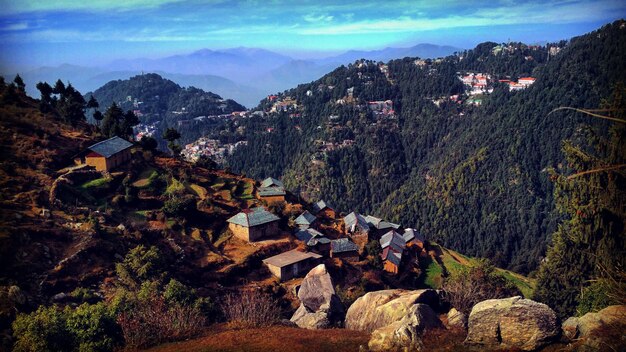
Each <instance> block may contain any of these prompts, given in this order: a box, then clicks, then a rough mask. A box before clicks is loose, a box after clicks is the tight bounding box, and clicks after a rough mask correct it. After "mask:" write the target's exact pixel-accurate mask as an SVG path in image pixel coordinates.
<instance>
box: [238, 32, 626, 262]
mask: <svg viewBox="0 0 626 352" xmlns="http://www.w3.org/2000/svg"><path fill="white" fill-rule="evenodd" d="M625 27H626V24H625V22H624V21H623V20H622V21H617V22H615V23H613V24H610V25H606V26H604V27H603V28H601V29H599V30H597V31H595V32H592V33H589V34H587V35H584V36H581V37H576V38H573V39H571V40H570V41H569V42H567V43H565V42H561V43H558V44H556V43H555V44H549V45H548V46H546V47H541V48H532V47H528V46H525V45H523V44H521V43H512V44H511V45H510V46H511V47H512V48H513V49H512V50H510V51H507V50H504V51H502V52H500V53H498V54H494V52H493V51H492V49H493V48H494V46H495V45H496V43H485V44H481V45H479V46H478V47H477V48H476V49H474V50H470V51H469V52H465V53H462V54H461V55H459V56H451V57H447V58H445V59H443V60H434V61H429V60H427V61H426V62H425V63H424V64H420V65H418V64H417V63H416V62H415V59H409V58H406V59H403V60H394V61H391V62H389V63H388V65H387V68H386V69H383V67H382V66H381V64H382V63H374V62H368V61H359V62H356V63H355V64H351V65H348V67H344V66H342V67H340V68H338V69H336V70H335V71H333V72H331V73H329V74H327V75H325V76H324V77H322V78H321V79H319V80H317V81H315V82H312V83H310V84H305V85H300V86H298V87H297V88H294V89H292V90H289V91H286V92H284V93H283V94H281V95H279V97H278V99H284V98H285V97H287V96H289V97H291V98H292V99H295V100H296V101H297V108H295V109H292V111H287V112H282V113H273V114H269V115H268V116H266V117H263V118H261V117H254V118H251V119H249V120H246V121H245V122H243V123H242V124H243V125H244V127H245V131H246V139H247V140H248V146H247V147H244V148H240V149H238V150H237V151H236V152H235V153H234V155H232V156H231V157H230V159H229V165H230V166H231V167H232V168H233V170H235V171H240V172H245V173H247V175H249V176H252V177H255V178H262V177H265V176H274V177H283V178H284V181H285V184H286V186H287V188H289V189H290V190H292V191H294V192H299V193H300V194H301V195H302V196H304V197H305V198H310V199H318V198H324V199H327V200H329V201H330V202H332V203H334V204H335V205H336V206H337V207H338V208H339V209H340V210H342V211H346V212H348V211H352V210H358V211H361V212H371V213H373V214H375V215H377V216H380V217H384V218H388V219H390V220H392V221H397V222H401V223H403V224H406V225H407V226H415V227H416V228H417V229H418V230H419V231H420V232H422V233H424V234H425V235H426V236H427V237H429V238H430V239H432V240H436V241H438V242H439V243H442V244H443V245H445V246H447V247H449V248H453V249H456V250H459V251H462V252H464V253H467V254H469V255H472V256H482V257H489V258H492V259H493V260H494V262H495V263H496V264H497V265H501V266H506V267H508V268H511V269H513V270H515V271H518V272H529V271H532V270H534V269H536V267H537V265H538V263H539V261H540V260H541V258H542V256H543V255H544V252H545V248H546V243H547V236H548V234H550V233H552V232H553V231H554V230H555V228H556V224H557V222H558V220H559V218H558V217H559V216H558V215H557V214H556V212H555V211H554V201H553V196H552V188H553V186H552V184H551V182H550V180H549V177H548V175H547V173H546V172H545V171H544V170H545V169H546V168H547V167H555V168H557V169H558V168H560V167H562V162H563V161H564V160H563V155H562V153H561V143H562V141H563V140H564V139H566V138H570V137H572V136H573V134H574V133H575V132H576V130H577V129H578V128H580V127H581V125H582V124H594V125H596V126H599V127H601V128H603V127H606V125H604V122H602V121H595V120H590V119H589V118H587V117H584V116H582V115H577V114H574V113H568V112H555V113H552V114H549V113H550V112H551V111H552V110H553V109H555V108H558V107H561V106H572V107H579V108H590V109H595V108H597V107H598V106H600V102H601V100H602V99H603V98H606V97H608V96H609V94H610V91H611V87H612V86H613V85H614V84H615V83H617V82H624V81H626V71H625V70H624V68H623V63H624V62H626V28H625ZM550 47H554V48H561V49H562V50H560V52H559V53H558V54H556V55H550V56H548V51H549V48H550ZM529 56H530V57H529ZM384 71H387V73H385V72H384ZM468 71H474V72H481V73H484V74H490V75H492V78H494V81H496V83H495V86H494V91H493V93H491V94H490V95H483V96H478V98H480V99H481V100H482V104H481V105H479V106H476V105H473V104H466V103H464V104H457V103H456V102H454V101H451V100H450V99H448V98H449V96H451V95H455V94H458V93H462V92H463V91H464V87H463V84H462V83H461V81H460V80H459V79H458V78H457V75H458V74H459V73H461V74H462V73H465V72H468ZM524 76H532V77H535V78H536V82H535V83H534V84H533V85H531V86H530V87H528V88H527V89H525V90H523V91H517V92H516V91H513V92H510V91H509V90H508V87H507V86H506V85H505V84H503V83H498V82H497V79H504V78H506V79H513V80H515V79H517V78H519V77H524ZM350 88H352V89H350ZM350 91H351V92H352V94H350ZM442 98H443V99H442ZM388 99H389V100H392V101H393V110H394V113H393V114H391V115H389V116H382V117H381V116H376V115H375V114H374V113H373V112H372V111H371V110H370V109H368V106H367V102H369V101H384V100H388ZM439 99H441V100H440V101H438V102H437V103H438V105H437V104H435V102H436V101H437V100H439ZM271 106H272V102H271V101H270V100H269V99H266V100H263V101H262V102H261V105H260V106H259V109H264V110H266V111H267V110H269V108H270V107H271ZM268 128H269V129H268ZM344 141H354V142H353V143H351V142H350V143H346V142H344ZM329 143H331V144H329ZM329 145H330V146H331V147H329Z"/></svg>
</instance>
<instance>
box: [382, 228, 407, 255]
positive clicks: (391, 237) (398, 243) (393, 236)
mask: <svg viewBox="0 0 626 352" xmlns="http://www.w3.org/2000/svg"><path fill="white" fill-rule="evenodd" d="M380 246H381V247H382V248H387V247H389V246H391V247H393V248H394V249H396V250H398V251H403V250H404V247H405V246H406V242H405V241H404V238H402V236H400V234H399V233H397V232H395V231H393V230H391V231H389V232H387V233H386V234H384V235H382V237H381V238H380Z"/></svg>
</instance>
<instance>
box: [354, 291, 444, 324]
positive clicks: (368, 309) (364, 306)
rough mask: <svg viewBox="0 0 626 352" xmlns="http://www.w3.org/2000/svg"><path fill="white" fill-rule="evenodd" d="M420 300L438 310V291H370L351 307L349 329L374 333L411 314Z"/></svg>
mask: <svg viewBox="0 0 626 352" xmlns="http://www.w3.org/2000/svg"><path fill="white" fill-rule="evenodd" d="M418 303H422V304H425V305H428V306H430V307H431V308H434V309H437V308H438V307H439V296H438V295H437V291H435V290H416V291H407V290H399V289H398V290H383V291H375V292H369V293H367V294H365V295H364V296H362V297H359V298H358V299H357V300H356V301H355V302H354V303H353V304H352V305H351V306H350V308H349V309H348V312H347V314H346V321H345V326H346V328H347V329H352V330H361V331H367V332H372V331H374V330H376V329H379V328H382V327H385V326H387V325H389V324H391V323H394V322H397V321H400V320H402V319H403V318H404V317H406V316H408V315H410V312H411V311H412V310H411V308H412V307H413V306H414V305H416V304H418Z"/></svg>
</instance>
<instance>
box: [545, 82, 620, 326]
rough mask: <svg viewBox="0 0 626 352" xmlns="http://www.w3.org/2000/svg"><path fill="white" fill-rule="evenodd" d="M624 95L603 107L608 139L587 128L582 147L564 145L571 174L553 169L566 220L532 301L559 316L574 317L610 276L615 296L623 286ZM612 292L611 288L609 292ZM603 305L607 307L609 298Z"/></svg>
mask: <svg viewBox="0 0 626 352" xmlns="http://www.w3.org/2000/svg"><path fill="white" fill-rule="evenodd" d="M624 93H626V91H625V90H624V88H623V87H622V86H620V87H618V88H617V89H616V90H615V92H614V93H613V96H612V99H611V100H610V103H608V104H605V106H603V109H602V110H603V111H604V113H606V114H607V116H606V117H607V118H609V119H611V120H612V121H613V126H611V127H610V131H609V136H608V137H605V136H602V135H601V133H600V132H599V131H597V130H592V129H586V130H585V131H584V132H585V135H586V136H585V137H587V141H586V142H578V143H577V142H575V141H572V140H569V141H566V142H564V146H563V152H564V154H565V155H566V158H567V162H568V169H569V172H566V173H557V172H556V171H554V170H552V179H553V180H554V181H555V185H556V187H555V198H556V205H557V208H558V210H560V211H561V212H562V213H564V214H566V216H567V217H568V219H567V220H565V221H564V222H562V223H561V224H560V225H559V227H558V230H557V231H556V232H555V233H554V234H553V236H552V245H551V247H550V248H549V250H548V253H547V256H546V259H545V261H544V262H543V264H542V266H541V267H540V270H539V273H538V284H537V290H536V292H535V298H536V299H538V300H540V301H543V302H545V303H547V304H548V305H550V306H551V307H553V308H554V309H555V310H556V311H557V313H558V314H559V315H560V316H561V317H566V316H570V315H573V314H574V313H575V311H576V307H577V306H578V305H579V304H580V303H581V302H582V301H583V300H584V299H596V298H593V297H583V293H584V292H585V289H586V288H588V287H590V286H591V285H592V284H593V283H594V282H596V281H597V280H602V279H603V278H607V277H610V279H611V282H612V284H613V285H617V286H618V287H619V288H617V291H619V290H622V289H623V287H624V284H626V283H625V282H623V281H621V280H623V279H624V275H623V273H624V270H625V265H626V233H625V229H626V203H625V202H624V199H625V198H626V191H624V190H626V113H625V111H626V99H625V98H626V94H624ZM587 113H589V114H591V115H595V116H598V115H597V114H595V113H593V112H587ZM616 273H617V275H615V274H616ZM620 277H621V279H620ZM611 290H614V289H611V287H609V288H608V291H611ZM608 293H609V292H607V290H604V292H596V294H598V295H607V294H608ZM623 297H624V296H623V294H622V299H623ZM605 298H611V297H605ZM613 298H615V297H614V296H613ZM603 301H604V302H607V304H609V303H611V299H604V300H603ZM612 303H618V304H624V303H626V302H623V301H621V302H619V301H618V302H614V301H613V302H612ZM596 308H602V307H601V306H600V307H598V306H596ZM579 313H584V312H579Z"/></svg>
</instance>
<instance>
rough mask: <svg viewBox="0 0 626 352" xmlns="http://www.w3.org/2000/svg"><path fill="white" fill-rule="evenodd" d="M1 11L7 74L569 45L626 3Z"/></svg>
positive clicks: (53, 5)
mask: <svg viewBox="0 0 626 352" xmlns="http://www.w3.org/2000/svg"><path fill="white" fill-rule="evenodd" d="M0 2H1V3H0V5H1V7H0V44H1V45H2V48H3V49H2V51H1V53H0V63H1V64H2V65H3V67H5V68H6V67H8V66H11V67H35V66H41V65H58V64H61V63H73V64H81V65H98V64H103V63H106V62H108V61H111V60H113V59H118V58H136V57H161V56H167V55H171V54H178V53H188V52H192V51H194V50H198V49H201V48H210V49H220V48H231V47H238V46H246V47H259V48H266V49H269V50H274V51H277V52H282V53H286V54H290V55H292V56H296V57H306V56H324V55H330V54H332V53H337V52H341V51H345V50H350V49H361V50H371V49H379V48H383V47H386V46H396V47H407V46H411V45H415V44H418V43H433V44H441V45H452V46H457V47H461V48H471V47H473V46H475V45H476V44H477V43H480V42H483V41H487V40H491V41H496V42H503V41H507V40H509V39H511V40H514V41H524V42H527V43H534V42H540V41H555V40H559V39H567V38H569V37H572V36H575V35H580V34H583V33H586V32H589V31H591V30H594V29H596V28H598V27H600V26H601V25H603V24H605V23H608V22H611V21H614V20H616V19H619V18H623V17H625V15H626V1H619V0H601V1H580V0H563V1H545V0H544V1H524V2H522V1H510V0H503V1H498V0H494V1H471V0H467V1H446V0H439V1H421V0H414V1H392V0H389V1H384V0H383V1H354V0H343V1H326V0H316V1H308V0H305V1H298V0H288V1H283V0H264V1H256V0H247V1H226V0H208V1H199V0H198V1H194V0H123V1H115V0H79V1H75V0H46V1H35V0H0Z"/></svg>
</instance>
